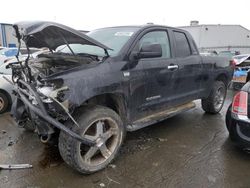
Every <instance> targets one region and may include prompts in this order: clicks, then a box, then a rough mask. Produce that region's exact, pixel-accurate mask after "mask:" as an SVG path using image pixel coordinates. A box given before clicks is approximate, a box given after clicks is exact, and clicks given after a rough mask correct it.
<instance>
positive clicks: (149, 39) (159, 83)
mask: <svg viewBox="0 0 250 188" xmlns="http://www.w3.org/2000/svg"><path fill="white" fill-rule="evenodd" d="M145 43H146V44H160V45H161V48H162V56H161V57H157V58H142V59H139V60H138V66H142V67H143V71H144V76H145V78H144V79H145V85H144V89H143V92H144V93H137V94H134V93H133V89H131V90H130V91H132V92H131V101H132V102H131V103H130V105H131V109H133V111H134V112H136V114H140V115H141V116H145V115H149V114H152V113H154V112H156V111H159V110H160V109H162V108H167V107H168V98H169V97H171V95H172V93H173V90H172V89H173V83H172V82H171V79H172V75H173V73H174V71H175V70H174V69H168V67H169V66H172V65H175V64H176V61H175V59H173V58H172V54H171V50H170V48H171V47H170V41H169V37H168V33H167V30H154V31H149V32H147V33H145V34H144V35H143V36H142V37H141V38H140V39H139V40H138V42H137V44H136V46H135V48H134V50H133V51H134V52H136V51H138V52H139V51H140V48H141V46H142V45H143V44H145ZM131 84H133V83H131ZM133 87H134V86H133V85H131V88H133ZM134 96H137V97H140V100H137V99H136V98H134ZM141 97H143V98H141ZM138 102H139V103H138ZM142 112H143V113H142Z"/></svg>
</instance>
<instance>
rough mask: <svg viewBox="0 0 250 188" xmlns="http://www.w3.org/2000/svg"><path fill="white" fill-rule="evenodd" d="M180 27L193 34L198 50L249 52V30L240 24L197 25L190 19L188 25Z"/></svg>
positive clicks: (196, 22)
mask: <svg viewBox="0 0 250 188" xmlns="http://www.w3.org/2000/svg"><path fill="white" fill-rule="evenodd" d="M180 28H181V29H184V30H187V31H188V32H189V33H190V34H191V35H192V36H193V38H194V40H195V42H196V44H197V46H198V48H199V50H200V52H207V51H216V52H222V51H231V52H240V53H241V54H245V53H250V31H249V30H248V29H246V28H244V27H242V26H241V25H199V22H198V21H191V24H190V26H184V27H180Z"/></svg>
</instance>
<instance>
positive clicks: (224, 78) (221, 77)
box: [215, 73, 229, 87]
mask: <svg viewBox="0 0 250 188" xmlns="http://www.w3.org/2000/svg"><path fill="white" fill-rule="evenodd" d="M215 81H222V82H223V83H224V84H225V85H226V87H227V86H228V84H229V80H228V76H227V75H226V74H225V73H221V74H219V75H218V76H217V77H216V78H215Z"/></svg>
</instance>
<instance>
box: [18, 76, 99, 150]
mask: <svg viewBox="0 0 250 188" xmlns="http://www.w3.org/2000/svg"><path fill="white" fill-rule="evenodd" d="M18 82H19V84H21V85H22V86H23V87H25V88H26V89H28V90H29V92H30V93H32V94H33V96H34V97H35V99H36V101H37V103H38V105H33V104H32V103H31V101H30V100H29V99H28V96H29V92H27V91H26V90H25V89H22V88H21V87H17V89H16V91H17V93H18V95H19V98H20V100H21V101H22V102H23V103H24V105H25V106H26V108H28V109H29V111H32V112H33V113H34V114H36V115H37V116H38V117H39V118H41V119H43V120H44V121H46V122H48V123H49V124H51V125H53V126H55V127H56V128H58V129H60V130H61V131H64V132H65V133H67V134H69V135H70V136H72V137H73V138H75V139H77V140H78V141H80V142H82V143H83V144H86V145H88V146H93V145H95V142H94V141H92V140H89V139H86V138H83V137H81V136H80V135H78V134H77V133H75V132H73V131H72V130H70V129H69V128H68V127H66V126H65V125H63V124H62V123H60V122H59V121H57V120H55V119H54V118H53V117H51V116H50V115H49V114H48V113H47V110H46V108H45V106H44V104H43V102H42V101H41V98H40V97H39V95H38V94H37V92H36V91H35V89H34V88H33V87H32V85H30V84H28V83H26V82H24V81H22V80H19V81H18Z"/></svg>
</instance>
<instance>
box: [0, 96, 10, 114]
mask: <svg viewBox="0 0 250 188" xmlns="http://www.w3.org/2000/svg"><path fill="white" fill-rule="evenodd" d="M9 104H10V102H9V100H8V97H7V96H6V95H5V94H4V93H2V92H0V114H3V113H4V112H6V111H7V109H8V108H9Z"/></svg>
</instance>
